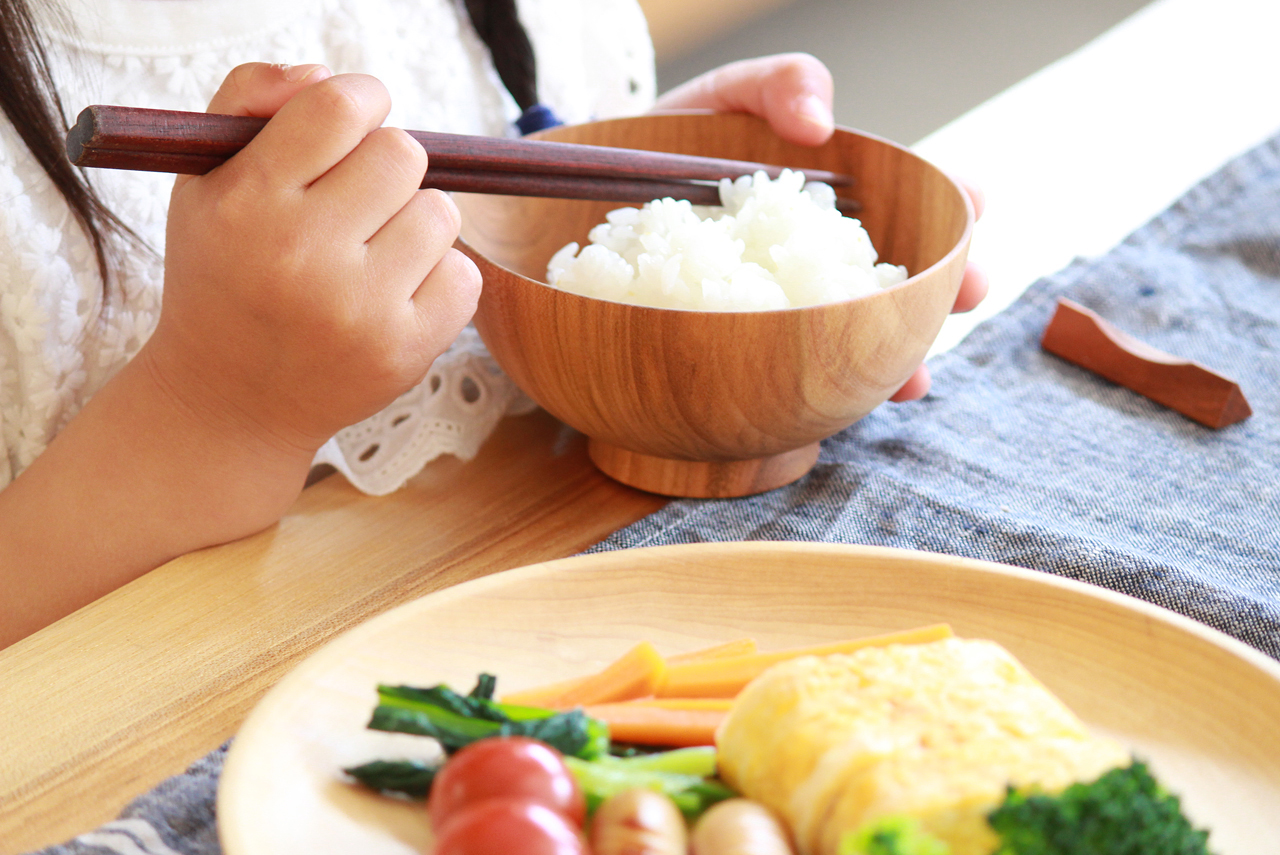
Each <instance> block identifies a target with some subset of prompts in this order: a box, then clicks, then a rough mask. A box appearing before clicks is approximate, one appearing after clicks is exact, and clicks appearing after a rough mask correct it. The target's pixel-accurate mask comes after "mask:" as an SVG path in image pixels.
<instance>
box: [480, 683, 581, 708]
mask: <svg viewBox="0 0 1280 855" xmlns="http://www.w3.org/2000/svg"><path fill="white" fill-rule="evenodd" d="M586 679H587V678H586V677H570V678H569V679H568V680H561V681H560V682H558V683H548V684H546V685H544V686H534V687H533V688H531V689H521V690H520V691H518V692H509V693H507V694H505V695H502V696H501V697H500V698H499V699H498V700H500V701H502V703H504V704H515V705H516V706H521V707H543V708H547V709H549V708H550V705H549V703H548V702H550V701H554V700H555V699H556V698H559V697H560V696H562V695H563V694H564V693H565V692H568V691H570V690H571V689H574V688H576V687H577V686H579V685H581V684H582V681H583V680H586Z"/></svg>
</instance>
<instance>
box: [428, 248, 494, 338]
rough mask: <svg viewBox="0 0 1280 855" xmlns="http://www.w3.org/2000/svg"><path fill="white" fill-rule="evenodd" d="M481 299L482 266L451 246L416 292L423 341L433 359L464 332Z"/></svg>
mask: <svg viewBox="0 0 1280 855" xmlns="http://www.w3.org/2000/svg"><path fill="white" fill-rule="evenodd" d="M479 299H480V270H479V268H477V267H476V265H475V262H473V261H472V260H471V259H469V258H467V257H466V256H465V255H463V254H462V253H461V252H459V251H458V250H456V249H449V250H448V251H446V252H445V254H444V257H443V258H441V259H440V263H439V264H437V265H436V266H435V267H434V268H432V270H431V273H429V274H428V275H427V277H426V278H425V279H423V280H422V284H421V285H419V286H418V290H417V291H415V292H414V294H413V303H414V306H415V307H416V308H417V310H418V322H419V326H420V327H421V329H422V335H423V342H424V343H425V344H428V346H429V348H430V350H431V351H433V352H432V353H430V354H429V356H430V357H431V358H432V359H434V358H435V357H436V356H438V355H439V354H440V353H441V352H443V351H444V349H445V348H446V347H448V346H449V344H450V342H452V341H453V340H454V339H455V338H457V337H458V333H460V332H462V328H463V327H465V326H466V325H467V322H468V321H470V320H471V316H472V315H474V314H475V313H476V302H477V301H478V300H479Z"/></svg>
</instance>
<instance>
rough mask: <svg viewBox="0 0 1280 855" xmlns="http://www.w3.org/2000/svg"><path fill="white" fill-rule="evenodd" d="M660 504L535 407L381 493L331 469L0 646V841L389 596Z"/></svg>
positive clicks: (561, 549) (5, 846)
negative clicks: (248, 529)
mask: <svg viewBox="0 0 1280 855" xmlns="http://www.w3.org/2000/svg"><path fill="white" fill-rule="evenodd" d="M663 504H664V500H663V499H661V498H659V497H657V496H653V495H649V494H646V493H641V492H638V491H636V490H632V489H630V488H628V487H623V486H622V485H620V484H617V483H616V482H614V481H611V480H609V479H608V478H605V477H604V476H603V475H601V474H600V473H599V472H597V471H596V469H595V468H594V467H593V466H592V465H591V463H590V461H589V460H588V459H587V455H586V443H585V440H584V439H583V438H582V437H581V436H580V435H578V434H575V433H573V432H572V431H569V430H567V429H565V428H563V427H561V425H560V424H559V423H558V422H556V421H555V420H554V419H552V418H551V417H550V416H548V415H546V414H545V413H542V412H538V413H535V414H532V415H528V416H520V417H516V418H509V419H507V420H506V421H505V422H503V423H502V424H501V425H500V426H499V428H498V431H497V432H496V433H495V434H494V436H493V437H492V438H491V439H490V440H489V441H488V442H487V443H486V444H485V446H484V448H483V449H482V450H481V452H480V454H479V455H478V456H477V457H476V458H475V459H474V460H472V461H471V462H470V463H467V464H462V463H460V462H458V461H457V460H456V459H454V458H451V457H446V458H441V459H439V460H437V461H436V462H434V463H432V464H431V465H429V466H428V467H427V468H426V469H425V470H424V471H423V472H422V473H421V474H420V475H419V476H417V477H416V478H414V479H413V480H412V481H411V482H410V483H409V485H408V486H406V487H405V488H404V489H402V490H400V491H398V492H396V493H393V494H391V495H390V496H385V497H380V498H374V497H369V496H364V495H361V494H360V493H358V492H357V491H355V490H354V489H353V488H351V487H350V486H349V485H348V484H347V483H346V481H345V480H344V479H343V478H341V477H340V476H332V477H329V478H326V479H324V480H322V481H320V482H319V483H317V484H314V485H312V486H311V487H309V488H307V489H306V490H305V491H303V493H302V496H301V498H299V499H298V501H297V503H296V504H295V505H294V507H293V508H292V509H291V510H290V511H289V513H288V514H287V515H286V516H285V517H284V519H283V520H282V521H281V522H280V523H279V524H278V525H276V526H275V527H273V528H271V529H269V530H267V531H265V532H262V533H261V534H259V535H257V536H255V537H251V538H248V539H246V540H242V541H238V542H236V543H231V544H227V545H226V546H221V547H217V548H214V549H206V550H203V551H201V552H198V553H194V554H191V555H187V556H184V557H182V558H180V559H178V560H176V561H172V562H170V563H168V564H166V565H164V566H163V567H161V568H159V569H157V570H154V571H152V572H151V573H148V574H147V575H146V576H144V577H142V578H141V579H138V580H137V581H135V582H133V583H131V584H129V585H126V586H125V587H124V588H122V589H120V590H118V591H116V592H114V593H112V594H110V595H108V596H107V597H104V598H103V599H102V600H99V601H98V602H96V603H93V604H92V605H90V606H87V607H85V608H84V609H81V610H80V611H79V612H76V613H75V614H73V615H71V616H69V617H67V618H65V619H63V620H61V621H59V622H58V623H56V624H54V625H53V626H50V627H48V628H46V629H44V630H42V631H40V632H38V633H36V634H35V635H33V636H31V637H29V638H27V639H25V640H23V641H21V642H19V643H17V644H15V645H13V646H11V647H9V648H7V649H6V650H3V651H0V722H2V723H3V724H0V853H4V855H13V853H19V852H26V851H28V850H30V849H34V848H37V847H40V846H44V845H47V844H51V843H56V842H61V841H62V840H65V839H67V838H70V837H73V836H75V835H76V834H79V833H80V832H83V831H86V830H89V829H91V828H93V827H95V826H97V825H100V824H102V823H103V822H106V821H108V820H110V819H112V818H114V817H115V816H116V815H117V814H118V813H119V811H120V809H121V808H122V807H124V805H125V804H126V803H127V802H128V801H129V800H130V799H132V798H133V797H135V796H137V795H138V794H140V793H143V792H145V791H146V790H148V789H150V788H151V787H153V786H155V785H156V784H157V783H159V782H160V781H161V780H163V779H164V778H166V777H168V776H170V775H173V774H176V773H179V772H181V771H182V770H183V769H184V768H186V766H187V765H188V764H190V763H191V762H192V761H194V760H196V759H197V758H199V757H201V756H203V755H204V754H205V753H207V752H208V751H210V750H212V749H213V748H216V747H217V746H218V745H219V744H221V743H222V742H223V741H225V740H226V739H227V738H228V737H230V736H231V735H232V734H234V733H235V731H236V728H237V727H238V726H239V724H240V722H241V720H242V719H243V718H244V717H245V715H246V714H247V713H248V712H249V710H250V709H251V708H252V706H253V705H254V703H256V702H257V700H258V699H259V698H260V697H262V695H263V694H264V693H265V692H266V691H267V689H269V688H270V687H271V686H272V685H274V684H275V683H276V681H278V680H279V679H280V678H281V677H283V676H284V675H285V673H287V672H288V671H289V669H291V668H292V667H293V666H294V665H296V664H297V663H298V661H299V660H300V659H302V658H303V657H304V656H306V655H307V654H308V653H310V652H312V651H313V650H315V649H316V647H318V646H319V645H321V644H323V643H324V642H326V641H328V640H329V639H330V638H332V637H333V636H334V635H336V634H337V633H340V632H342V631H343V630H345V629H348V628H350V627H352V626H354V625H355V624H357V623H360V622H362V621H364V620H365V619H367V618H369V617H371V616H373V615H375V614H378V613H380V612H383V611H385V610H387V609H389V608H391V607H392V606H395V605H398V604H400V603H403V602H407V601H409V600H412V599H416V598H417V597H420V596H422V595H424V594H427V593H430V592H431V591H435V590H438V589H440V588H443V587H446V586H448V585H453V584H456V583H458V582H461V581H463V580H465V579H470V578H474V577H476V576H483V575H485V574H488V573H494V572H497V571H499V570H506V569H510V568H512V567H517V566H520V565H523V564H531V563H534V562H537V561H542V560H546V559H550V558H559V557H563V556H565V555H572V554H574V553H577V552H580V551H582V550H583V549H585V548H587V547H588V546H590V545H591V544H593V543H595V542H597V541H599V540H601V539H602V538H604V537H605V536H606V535H608V534H609V533H611V532H613V531H615V530H616V529H618V528H621V527H622V526H625V525H627V524H629V523H631V522H634V521H635V520H637V519H639V518H641V517H643V516H645V515H646V514H649V513H652V512H653V511H655V510H657V509H658V508H660V507H661V506H662V505H663Z"/></svg>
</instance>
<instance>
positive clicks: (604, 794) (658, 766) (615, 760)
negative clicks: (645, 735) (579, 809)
mask: <svg viewBox="0 0 1280 855" xmlns="http://www.w3.org/2000/svg"><path fill="white" fill-rule="evenodd" d="M565 763H566V764H567V765H568V766H569V771H571V772H573V775H574V777H575V778H577V779H578V786H580V787H582V792H583V795H585V796H586V799H587V811H588V813H591V812H594V811H595V809H596V807H598V806H599V805H600V803H601V802H603V801H604V800H605V799H607V798H609V797H610V796H612V795H615V794H617V793H620V792H622V791H623V790H630V789H633V788H637V787H643V788H644V789H648V790H654V791H655V792H659V793H663V794H665V795H667V796H670V797H671V800H672V801H674V802H675V803H676V807H678V808H680V812H681V813H683V814H684V815H685V817H687V818H689V819H691V820H692V819H695V818H697V817H698V816H700V815H701V814H702V813H703V811H705V810H706V809H707V808H709V807H711V805H713V804H715V803H716V802H719V801H724V800H725V799H729V798H733V797H734V796H735V795H737V793H735V792H734V791H733V790H731V789H729V788H728V787H726V786H725V785H724V784H722V783H720V782H719V781H717V780H714V779H713V778H711V777H710V776H712V775H714V774H715V769H716V755H715V749H714V748H677V749H675V750H673V751H660V752H657V753H654V754H639V755H636V756H634V757H612V756H608V755H605V756H602V757H596V758H595V759H593V760H590V761H585V760H580V759H578V758H574V757H566V758H565Z"/></svg>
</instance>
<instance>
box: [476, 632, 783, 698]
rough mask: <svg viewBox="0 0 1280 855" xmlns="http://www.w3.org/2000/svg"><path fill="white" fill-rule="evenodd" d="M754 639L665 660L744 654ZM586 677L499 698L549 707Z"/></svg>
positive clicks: (688, 659)
mask: <svg viewBox="0 0 1280 855" xmlns="http://www.w3.org/2000/svg"><path fill="white" fill-rule="evenodd" d="M756 649H757V648H756V640H755V639H754V638H739V639H737V640H736V641H727V642H725V643H724V644H715V645H712V646H711V647H703V648H701V649H699V650H690V651H689V652H688V653H677V654H676V655H675V656H668V657H667V660H666V661H667V662H668V663H671V662H698V661H701V660H703V659H718V658H723V657H727V656H744V655H746V654H748V653H755V652H756ZM586 679H588V678H587V677H573V678H570V679H568V680H561V681H559V682H557V683H550V684H547V685H545V686H535V687H533V688H531V689H522V690H520V691H518V692H512V693H510V694H507V695H503V696H502V698H501V700H502V702H503V703H504V704H518V705H520V706H526V707H550V705H551V704H552V703H557V702H558V700H559V699H560V698H561V697H563V696H564V695H565V694H566V693H568V692H569V691H570V690H573V689H575V688H576V687H577V686H578V685H579V684H580V683H582V682H583V681H584V680H586Z"/></svg>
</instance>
